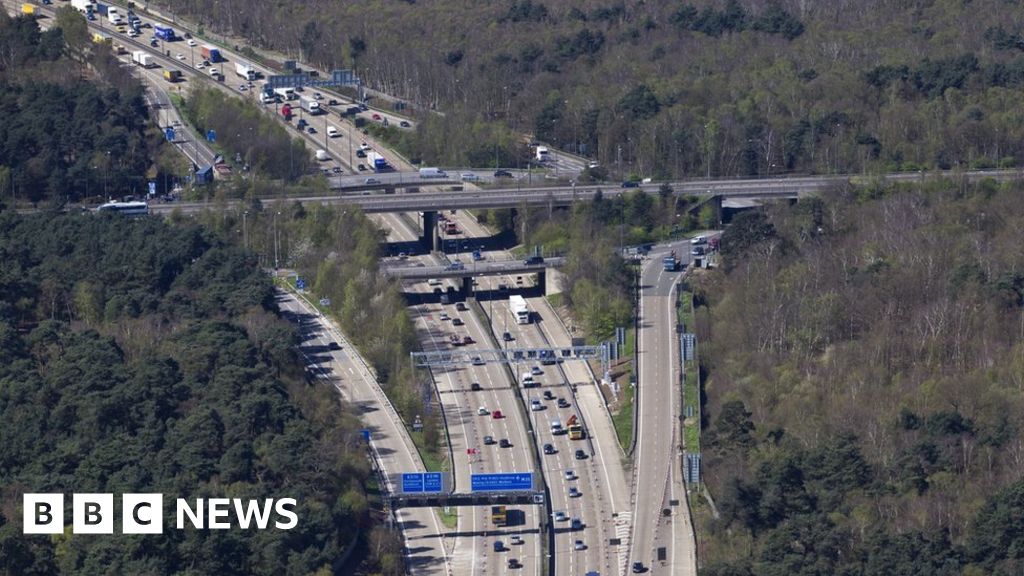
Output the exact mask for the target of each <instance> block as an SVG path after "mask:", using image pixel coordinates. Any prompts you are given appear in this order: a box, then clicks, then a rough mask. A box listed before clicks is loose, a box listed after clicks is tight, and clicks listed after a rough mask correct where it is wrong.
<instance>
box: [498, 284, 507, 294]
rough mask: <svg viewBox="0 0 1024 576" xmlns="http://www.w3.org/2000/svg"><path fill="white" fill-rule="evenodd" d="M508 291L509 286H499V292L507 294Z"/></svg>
mask: <svg viewBox="0 0 1024 576" xmlns="http://www.w3.org/2000/svg"><path fill="white" fill-rule="evenodd" d="M507 290H508V284H504V283H503V284H498V292H506V291H507Z"/></svg>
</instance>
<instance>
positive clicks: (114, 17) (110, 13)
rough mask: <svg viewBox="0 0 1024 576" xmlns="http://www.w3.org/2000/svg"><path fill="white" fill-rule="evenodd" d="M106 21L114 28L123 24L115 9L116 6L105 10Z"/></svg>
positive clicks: (122, 19) (119, 13)
mask: <svg viewBox="0 0 1024 576" xmlns="http://www.w3.org/2000/svg"><path fill="white" fill-rule="evenodd" d="M107 20H109V21H110V23H111V24H113V25H114V26H117V25H119V24H124V17H123V16H121V12H120V11H119V10H118V9H117V6H110V7H108V8H107Z"/></svg>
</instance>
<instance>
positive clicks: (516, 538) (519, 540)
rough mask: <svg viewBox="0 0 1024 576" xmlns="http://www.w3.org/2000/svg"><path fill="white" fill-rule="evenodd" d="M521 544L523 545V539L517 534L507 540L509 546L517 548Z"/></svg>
mask: <svg viewBox="0 0 1024 576" xmlns="http://www.w3.org/2000/svg"><path fill="white" fill-rule="evenodd" d="M522 543H523V538H522V536H520V535H518V534H515V535H513V536H512V538H511V539H509V544H514V545H516V546H518V545H520V544H522Z"/></svg>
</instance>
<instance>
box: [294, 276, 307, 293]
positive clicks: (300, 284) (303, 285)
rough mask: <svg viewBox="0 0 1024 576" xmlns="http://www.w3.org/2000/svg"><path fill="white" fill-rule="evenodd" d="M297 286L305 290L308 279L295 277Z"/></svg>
mask: <svg viewBox="0 0 1024 576" xmlns="http://www.w3.org/2000/svg"><path fill="white" fill-rule="evenodd" d="M295 287H296V288H298V289H299V290H305V289H306V281H305V280H303V279H302V278H296V279H295Z"/></svg>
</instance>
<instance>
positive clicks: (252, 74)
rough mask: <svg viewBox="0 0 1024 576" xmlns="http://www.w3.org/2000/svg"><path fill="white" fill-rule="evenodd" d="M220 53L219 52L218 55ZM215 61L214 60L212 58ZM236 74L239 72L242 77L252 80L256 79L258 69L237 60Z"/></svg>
mask: <svg viewBox="0 0 1024 576" xmlns="http://www.w3.org/2000/svg"><path fill="white" fill-rule="evenodd" d="M219 54H220V53H219V52H218V55H219ZM210 62H213V60H210ZM235 74H238V75H239V76H241V77H242V78H244V79H246V80H248V81H250V82H252V81H253V80H255V79H256V70H255V69H254V68H253V67H252V66H251V65H249V64H243V63H241V62H235Z"/></svg>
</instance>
